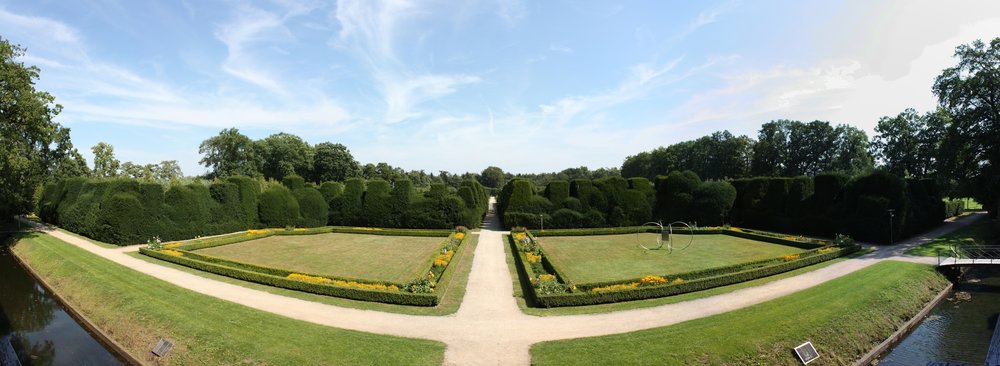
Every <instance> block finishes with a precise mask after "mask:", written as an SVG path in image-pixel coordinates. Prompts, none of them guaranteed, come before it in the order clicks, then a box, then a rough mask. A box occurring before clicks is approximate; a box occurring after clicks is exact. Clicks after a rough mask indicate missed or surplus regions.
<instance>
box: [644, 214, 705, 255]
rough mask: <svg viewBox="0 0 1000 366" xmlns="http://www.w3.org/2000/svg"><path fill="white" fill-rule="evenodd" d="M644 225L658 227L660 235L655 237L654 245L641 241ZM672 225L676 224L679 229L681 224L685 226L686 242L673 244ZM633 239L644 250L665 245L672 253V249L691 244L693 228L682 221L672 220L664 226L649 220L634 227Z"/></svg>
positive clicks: (685, 247)
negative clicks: (686, 232)
mask: <svg viewBox="0 0 1000 366" xmlns="http://www.w3.org/2000/svg"><path fill="white" fill-rule="evenodd" d="M646 226H655V227H658V228H660V235H659V236H657V237H656V245H652V244H650V245H646V244H644V243H643V242H642V233H643V232H645V230H644V229H643V228H645V227H646ZM674 226H678V228H679V229H681V226H683V227H686V228H687V231H688V240H687V242H686V243H683V241H682V243H683V244H681V245H677V246H675V245H674ZM635 241H636V243H638V244H639V247H640V248H642V249H645V250H661V249H663V247H664V246H666V249H667V253H672V252H673V251H674V249H677V250H684V249H687V248H688V247H690V246H691V243H693V242H694V228H692V227H691V225H688V224H687V223H686V222H683V221H674V222H671V223H669V224H667V225H666V226H664V225H663V223H660V222H652V221H650V222H647V223H645V224H642V225H640V226H638V227H636V231H635Z"/></svg>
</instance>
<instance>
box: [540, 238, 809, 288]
mask: <svg viewBox="0 0 1000 366" xmlns="http://www.w3.org/2000/svg"><path fill="white" fill-rule="evenodd" d="M657 237H659V235H658V234H651V233H643V234H639V236H638V239H637V237H636V234H624V235H591V236H546V237H539V238H538V242H539V243H540V244H541V245H542V248H543V249H545V254H546V255H547V256H548V258H549V260H550V261H551V262H552V263H553V265H555V266H556V267H558V270H559V271H560V272H561V273H562V274H563V275H565V276H566V277H567V279H568V280H569V281H573V282H574V283H577V284H583V283H593V282H602V281H617V280H627V279H633V278H640V277H643V276H646V275H659V276H665V275H671V274H677V273H684V272H691V271H696V270H700V269H706V268H713V267H721V266H727V265H733V264H739V263H745V262H751V261H755V260H760V259H768V258H776V257H780V256H783V255H786V254H792V253H800V252H803V251H804V250H803V249H799V248H795V247H790V246H785V245H779V244H771V243H765V242H760V241H755V240H750V239H744V238H738V237H734V236H729V235H695V236H694V241H693V243H692V244H691V245H690V246H689V247H688V248H687V249H684V250H674V251H673V252H668V251H667V250H665V248H666V247H664V250H645V249H642V248H640V247H639V245H638V243H639V241H641V242H643V243H646V245H647V247H649V246H650V244H655V243H656V239H657ZM691 237H692V236H691V235H674V245H675V247H680V246H683V245H686V243H687V242H688V241H689V240H690V239H689V238H691Z"/></svg>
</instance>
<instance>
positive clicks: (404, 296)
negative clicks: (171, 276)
mask: <svg viewBox="0 0 1000 366" xmlns="http://www.w3.org/2000/svg"><path fill="white" fill-rule="evenodd" d="M139 252H140V253H142V254H144V255H148V256H150V257H153V258H157V259H160V260H165V261H168V262H171V263H176V264H180V265H183V266H186V267H191V268H194V269H197V270H201V271H205V272H210V273H215V274H218V275H223V276H227V277H232V278H236V279H240V280H244V281H250V282H256V283H260V284H264V285H270V286H275V287H281V288H287V289H291V290H298V291H303V292H311V293H315V294H320V295H327V296H335V297H342V298H346V299H354V300H362V301H375V302H382V303H387V304H399V305H412V306H435V305H437V303H438V297H437V296H436V295H435V294H415V293H410V292H395V291H380V290H369V289H359V288H351V287H341V286H334V285H323V284H316V283H309V282H304V281H298V280H293V279H289V278H287V277H281V276H276V275H271V274H266V273H260V272H255V271H250V270H245V269H240V268H234V267H229V266H225V265H221V264H216V263H209V262H205V261H201V260H196V259H193V258H186V257H184V256H174V255H170V254H166V253H162V252H160V251H156V250H151V249H146V248H141V249H139ZM188 254H189V253H185V254H184V255H185V256H187V255H188Z"/></svg>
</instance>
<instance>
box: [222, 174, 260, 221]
mask: <svg viewBox="0 0 1000 366" xmlns="http://www.w3.org/2000/svg"><path fill="white" fill-rule="evenodd" d="M226 181H227V182H229V183H232V184H235V185H236V187H237V188H238V189H239V192H240V211H241V212H242V216H243V228H246V229H249V228H252V227H257V225H259V223H260V217H258V213H257V206H258V205H259V203H260V202H259V201H258V197H259V196H260V183H259V182H257V180H255V179H253V178H250V177H247V176H243V175H237V176H231V177H229V178H227V179H226Z"/></svg>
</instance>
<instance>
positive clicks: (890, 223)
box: [889, 208, 896, 245]
mask: <svg viewBox="0 0 1000 366" xmlns="http://www.w3.org/2000/svg"><path fill="white" fill-rule="evenodd" d="M895 212H896V210H895V209H892V208H890V209H889V245H892V218H893V217H894V216H895Z"/></svg>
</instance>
